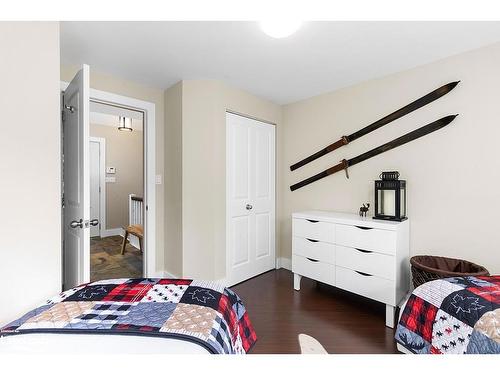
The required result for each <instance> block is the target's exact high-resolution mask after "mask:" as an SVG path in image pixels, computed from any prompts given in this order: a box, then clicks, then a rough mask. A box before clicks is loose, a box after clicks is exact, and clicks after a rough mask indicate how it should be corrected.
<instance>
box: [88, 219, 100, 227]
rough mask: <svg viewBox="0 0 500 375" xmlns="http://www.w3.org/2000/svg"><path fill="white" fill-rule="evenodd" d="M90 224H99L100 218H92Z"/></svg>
mask: <svg viewBox="0 0 500 375" xmlns="http://www.w3.org/2000/svg"><path fill="white" fill-rule="evenodd" d="M89 224H90V225H92V226H93V227H95V226H96V225H99V220H97V219H92V220H90V222H89Z"/></svg>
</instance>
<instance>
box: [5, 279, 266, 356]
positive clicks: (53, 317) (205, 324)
mask: <svg viewBox="0 0 500 375" xmlns="http://www.w3.org/2000/svg"><path fill="white" fill-rule="evenodd" d="M31 332H54V333H93V334H95V333H100V334H133V335H149V336H164V337H171V338H179V339H183V340H188V341H194V342H197V343H199V344H201V345H203V346H204V347H206V348H207V349H208V350H209V351H210V352H212V353H221V354H222V353H227V354H233V353H238V354H244V353H247V352H248V351H249V350H250V349H251V348H252V346H253V345H254V343H255V341H256V340H257V336H256V334H255V331H254V330H253V328H252V324H251V323H250V320H249V319H248V315H247V313H246V310H245V307H244V306H243V303H242V302H241V300H240V298H239V297H238V296H237V295H236V294H235V293H234V292H232V291H231V290H230V289H227V288H224V287H223V286H220V285H218V284H216V283H212V282H206V281H197V280H180V279H113V280H102V281H97V282H93V283H89V284H84V285H80V286H78V287H76V288H73V289H70V290H67V291H65V292H63V293H61V294H59V295H58V296H56V297H54V298H51V299H50V300H48V301H47V303H46V304H44V305H42V306H40V307H38V308H36V309H34V310H32V311H30V312H28V313H27V314H25V315H24V316H23V317H21V318H20V319H17V320H15V321H13V322H12V323H10V324H7V325H6V326H5V327H3V328H2V329H1V330H0V336H3V335H11V334H21V333H31Z"/></svg>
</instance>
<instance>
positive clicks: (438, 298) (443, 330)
mask: <svg viewBox="0 0 500 375" xmlns="http://www.w3.org/2000/svg"><path fill="white" fill-rule="evenodd" d="M395 339H396V342H397V347H398V350H399V351H401V352H403V353H414V354H500V276H480V277H470V276H469V277H453V278H447V279H440V280H434V281H430V282H427V283H425V284H423V285H421V286H419V287H418V288H416V289H415V290H414V291H413V292H412V294H411V295H410V296H409V298H408V300H407V301H406V302H405V304H404V305H403V306H402V308H401V311H400V317H399V322H398V325H397V327H396V333H395Z"/></svg>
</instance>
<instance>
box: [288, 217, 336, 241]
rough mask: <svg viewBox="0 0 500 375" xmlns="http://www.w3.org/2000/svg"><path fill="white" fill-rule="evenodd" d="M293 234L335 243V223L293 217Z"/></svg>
mask: <svg viewBox="0 0 500 375" xmlns="http://www.w3.org/2000/svg"><path fill="white" fill-rule="evenodd" d="M293 235H294V236H296V237H302V238H309V239H311V240H318V241H323V242H329V243H334V240H335V224H332V223H325V222H322V221H316V220H307V219H293Z"/></svg>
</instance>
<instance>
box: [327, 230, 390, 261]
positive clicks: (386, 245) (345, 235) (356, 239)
mask: <svg viewBox="0 0 500 375" xmlns="http://www.w3.org/2000/svg"><path fill="white" fill-rule="evenodd" d="M396 236H397V235H396V232H394V231H390V230H383V229H374V228H368V227H362V226H355V225H343V224H337V225H336V227H335V237H336V243H337V244H338V245H343V246H347V247H354V248H357V249H361V250H372V251H375V252H378V253H384V254H391V255H394V254H396Z"/></svg>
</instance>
